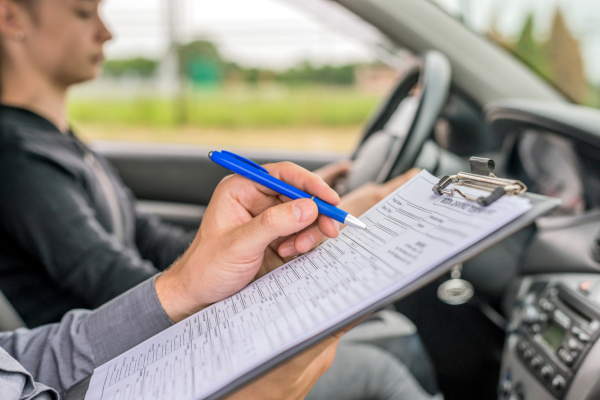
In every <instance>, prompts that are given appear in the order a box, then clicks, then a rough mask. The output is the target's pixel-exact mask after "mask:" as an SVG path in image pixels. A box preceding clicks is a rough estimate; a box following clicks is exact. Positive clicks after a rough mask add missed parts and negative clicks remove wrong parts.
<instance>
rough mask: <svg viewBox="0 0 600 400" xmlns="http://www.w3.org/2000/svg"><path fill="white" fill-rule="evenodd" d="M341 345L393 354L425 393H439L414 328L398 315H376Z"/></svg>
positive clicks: (389, 311) (387, 312) (386, 311)
mask: <svg viewBox="0 0 600 400" xmlns="http://www.w3.org/2000/svg"><path fill="white" fill-rule="evenodd" d="M341 341H346V342H356V343H368V344H371V345H374V346H377V347H380V348H382V349H384V350H386V351H388V352H390V353H392V354H394V355H395V356H396V357H398V359H399V360H400V361H401V362H402V363H404V365H406V367H407V368H408V369H409V370H410V372H411V373H412V374H413V376H414V377H415V379H416V380H417V381H418V382H419V384H420V385H421V387H422V388H423V389H424V390H425V391H426V392H427V393H429V394H430V395H432V396H433V395H435V394H437V393H439V388H438V384H437V375H436V372H435V369H434V368H433V363H432V361H431V358H430V357H429V354H428V353H427V350H426V349H425V346H424V345H423V342H422V341H421V338H420V337H419V334H418V332H417V327H416V326H415V325H414V324H413V323H412V322H411V321H410V320H409V319H408V318H406V317H405V316H404V315H402V314H400V313H399V312H397V311H395V310H393V309H390V308H386V309H383V310H381V311H378V312H376V313H374V314H373V315H371V316H370V317H368V318H367V319H366V320H364V321H363V322H361V323H360V324H359V325H357V326H356V327H355V328H353V329H352V330H350V331H348V333H346V334H345V335H344V336H342V339H341Z"/></svg>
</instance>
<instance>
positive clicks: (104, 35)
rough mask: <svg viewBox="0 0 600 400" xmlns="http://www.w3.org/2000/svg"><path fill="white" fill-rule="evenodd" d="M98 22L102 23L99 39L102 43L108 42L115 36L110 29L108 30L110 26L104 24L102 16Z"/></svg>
mask: <svg viewBox="0 0 600 400" xmlns="http://www.w3.org/2000/svg"><path fill="white" fill-rule="evenodd" d="M98 22H99V24H100V26H99V30H98V36H97V37H98V40H99V41H100V43H105V42H108V41H109V40H110V39H112V38H113V35H112V33H110V31H109V30H108V28H107V27H106V25H105V24H104V21H102V19H101V18H99V19H98Z"/></svg>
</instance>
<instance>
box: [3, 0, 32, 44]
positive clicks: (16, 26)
mask: <svg viewBox="0 0 600 400" xmlns="http://www.w3.org/2000/svg"><path fill="white" fill-rule="evenodd" d="M25 17H26V16H25V10H24V9H23V7H21V6H19V5H18V4H17V3H15V2H13V1H10V0H0V35H2V36H3V37H4V38H5V39H6V40H15V41H17V42H22V41H23V40H25Z"/></svg>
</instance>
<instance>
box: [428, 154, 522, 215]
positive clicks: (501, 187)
mask: <svg viewBox="0 0 600 400" xmlns="http://www.w3.org/2000/svg"><path fill="white" fill-rule="evenodd" d="M469 164H470V165H471V173H470V174H469V173H466V172H459V173H458V174H456V175H446V176H444V177H443V178H442V179H440V181H439V182H438V183H436V184H435V185H434V186H433V188H431V190H433V192H434V193H435V194H439V195H440V196H441V195H443V194H446V195H449V196H454V194H455V193H458V194H459V195H461V196H462V197H464V198H465V199H467V200H470V201H474V202H477V204H479V205H481V206H482V207H487V206H489V205H490V204H492V203H493V202H495V201H496V200H498V199H499V198H501V197H502V196H505V195H506V196H513V195H518V194H521V193H525V192H526V191H527V186H525V184H523V182H521V181H517V180H514V179H502V178H498V177H497V176H496V175H494V171H495V169H496V163H495V162H494V160H492V159H489V158H481V157H471V158H470V159H469ZM450 184H454V185H460V186H465V187H471V188H475V189H479V190H485V191H486V192H490V195H489V196H487V197H474V196H470V195H468V194H466V193H463V192H462V191H461V190H459V189H457V188H451V189H447V187H448V186H449V185H450Z"/></svg>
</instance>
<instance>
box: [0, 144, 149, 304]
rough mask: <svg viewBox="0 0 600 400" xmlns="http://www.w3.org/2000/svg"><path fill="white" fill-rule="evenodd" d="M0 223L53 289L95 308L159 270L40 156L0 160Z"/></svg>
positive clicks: (79, 185)
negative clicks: (109, 229)
mask: <svg viewBox="0 0 600 400" xmlns="http://www.w3.org/2000/svg"><path fill="white" fill-rule="evenodd" d="M0 169H1V170H2V171H3V173H2V180H3V182H2V184H0V224H2V226H3V231H4V232H6V233H7V234H8V235H9V236H10V237H11V239H12V240H15V241H16V242H17V244H18V245H19V246H21V247H22V249H23V250H24V251H26V252H27V253H28V254H29V255H31V256H32V257H33V258H34V259H36V260H37V261H38V262H39V263H40V264H41V265H43V267H44V268H45V270H46V272H47V273H48V275H49V276H50V278H51V279H52V281H53V282H54V283H55V284H56V285H57V287H59V288H61V289H63V290H65V291H68V292H70V293H73V294H75V295H76V296H77V297H79V298H80V299H82V300H83V303H84V304H85V306H86V308H96V307H98V306H100V305H101V304H104V303H105V302H107V301H108V300H111V299H113V298H114V297H116V296H118V295H119V294H121V293H123V292H125V291H126V290H128V289H129V288H131V287H133V286H135V285H136V284H138V283H140V282H142V281H144V280H146V279H148V278H149V277H151V276H153V275H154V274H156V273H157V272H158V270H157V269H156V268H155V267H154V266H153V265H152V263H150V262H148V261H145V260H143V259H142V258H141V256H140V254H139V253H138V252H136V251H135V250H132V249H130V248H127V247H125V246H123V245H122V244H121V243H120V242H119V240H118V239H117V237H116V236H115V235H114V234H112V233H110V232H107V231H106V229H104V227H103V226H102V225H101V224H100V223H99V222H98V220H97V218H96V216H95V210H94V209H93V208H92V207H91V205H90V198H89V196H88V194H87V192H86V190H85V188H84V187H83V184H82V183H80V182H78V181H77V179H76V178H75V177H74V176H73V175H71V174H70V173H69V172H67V171H66V170H64V169H62V168H61V167H60V166H58V165H55V164H53V163H52V162H50V161H47V160H45V159H43V158H36V157H32V156H29V155H22V154H19V153H15V154H14V155H11V154H9V153H8V152H4V153H3V154H2V157H0Z"/></svg>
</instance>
